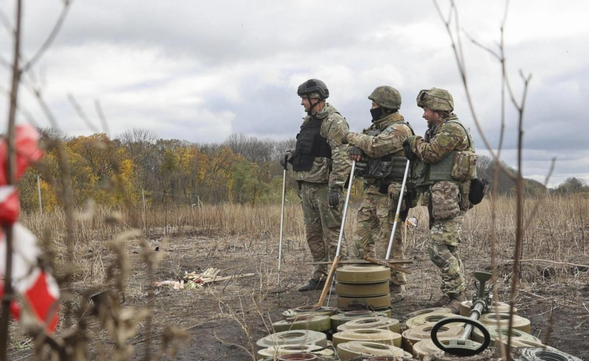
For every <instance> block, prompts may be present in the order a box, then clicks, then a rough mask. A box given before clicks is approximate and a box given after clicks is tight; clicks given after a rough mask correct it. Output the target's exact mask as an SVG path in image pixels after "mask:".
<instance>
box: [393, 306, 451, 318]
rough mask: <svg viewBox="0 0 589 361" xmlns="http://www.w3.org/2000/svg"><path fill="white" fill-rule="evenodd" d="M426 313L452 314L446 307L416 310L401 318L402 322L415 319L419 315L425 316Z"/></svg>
mask: <svg viewBox="0 0 589 361" xmlns="http://www.w3.org/2000/svg"><path fill="white" fill-rule="evenodd" d="M428 313H452V309H451V308H447V307H432V308H424V309H422V310H417V311H414V312H409V313H407V314H406V315H405V317H403V318H402V321H406V320H408V319H410V318H413V317H417V316H421V315H425V314H428Z"/></svg>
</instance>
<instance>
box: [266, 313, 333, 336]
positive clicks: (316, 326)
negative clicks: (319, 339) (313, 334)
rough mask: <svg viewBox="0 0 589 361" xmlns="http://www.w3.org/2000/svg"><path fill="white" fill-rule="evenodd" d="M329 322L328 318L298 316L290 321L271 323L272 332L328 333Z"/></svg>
mask: <svg viewBox="0 0 589 361" xmlns="http://www.w3.org/2000/svg"><path fill="white" fill-rule="evenodd" d="M330 327H331V322H330V321H329V316H313V315H307V316H298V317H294V318H292V319H290V320H283V321H277V322H274V323H272V328H273V329H274V332H281V331H291V330H312V331H319V332H325V331H329V329H330Z"/></svg>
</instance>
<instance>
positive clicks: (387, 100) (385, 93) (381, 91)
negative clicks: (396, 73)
mask: <svg viewBox="0 0 589 361" xmlns="http://www.w3.org/2000/svg"><path fill="white" fill-rule="evenodd" d="M368 99H370V100H372V101H373V102H375V103H376V104H377V105H378V106H380V107H383V108H387V109H400V108H401V93H399V91H398V90H397V89H395V88H393V87H392V86H386V85H383V86H379V87H377V88H376V89H374V91H373V92H372V94H370V96H369V97H368Z"/></svg>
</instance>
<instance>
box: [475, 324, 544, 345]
mask: <svg viewBox="0 0 589 361" xmlns="http://www.w3.org/2000/svg"><path fill="white" fill-rule="evenodd" d="M485 328H486V329H487V330H488V331H489V334H490V335H491V341H496V344H498V343H499V333H501V338H502V340H503V343H504V344H507V337H508V336H509V334H510V333H511V347H540V346H542V341H540V339H539V338H537V337H535V336H533V335H530V334H529V333H527V332H524V331H521V330H518V329H515V328H512V329H511V332H508V329H507V327H502V328H500V327H497V326H490V325H485ZM470 338H471V339H473V340H474V341H479V342H482V340H483V333H482V332H481V331H480V330H479V329H476V328H475V329H474V330H473V332H472V334H471V336H470Z"/></svg>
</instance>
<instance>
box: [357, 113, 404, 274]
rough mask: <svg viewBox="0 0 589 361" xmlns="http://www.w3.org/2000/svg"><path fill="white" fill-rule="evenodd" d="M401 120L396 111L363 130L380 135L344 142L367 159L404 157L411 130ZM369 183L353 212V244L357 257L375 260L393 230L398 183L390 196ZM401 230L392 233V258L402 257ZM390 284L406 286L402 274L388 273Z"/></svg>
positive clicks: (385, 249)
mask: <svg viewBox="0 0 589 361" xmlns="http://www.w3.org/2000/svg"><path fill="white" fill-rule="evenodd" d="M404 120H405V119H404V118H403V116H402V115H401V114H400V113H399V112H395V113H393V114H389V115H387V116H386V117H383V118H381V119H379V120H378V121H376V122H374V123H372V125H371V126H370V127H368V128H366V129H364V130H363V133H367V132H369V131H371V130H374V129H378V130H380V131H381V133H380V134H378V135H375V136H372V135H367V134H361V133H348V136H347V140H348V143H349V144H351V145H355V146H357V147H358V148H360V149H362V151H363V152H364V153H366V155H367V156H369V157H372V158H378V157H382V156H385V155H389V154H391V155H393V156H402V155H403V154H404V153H403V141H404V140H405V139H406V138H407V137H408V136H410V135H411V134H412V132H411V129H410V128H409V127H408V126H407V125H405V124H404V123H403V122H404ZM371 182H372V180H364V187H365V188H364V195H363V200H362V204H361V205H360V209H358V213H357V219H356V229H355V230H354V243H355V245H356V247H357V248H358V253H359V256H360V257H363V256H364V255H369V256H371V257H374V258H377V259H384V257H385V256H386V251H387V247H388V244H389V238H390V236H391V231H392V230H393V223H392V222H393V221H394V216H395V212H396V209H397V200H398V199H399V192H400V189H401V184H400V183H399V184H398V186H396V187H395V186H394V184H391V186H389V191H390V193H391V194H382V193H380V192H379V187H378V186H377V185H375V184H373V183H371ZM401 228H402V227H398V228H397V231H396V232H395V238H394V240H393V248H392V249H391V257H392V258H404V254H405V246H404V244H403V238H402V236H401ZM391 281H392V282H393V283H395V284H398V285H404V284H406V283H407V281H406V277H405V274H404V273H401V272H395V271H394V270H393V271H392V273H391Z"/></svg>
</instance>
